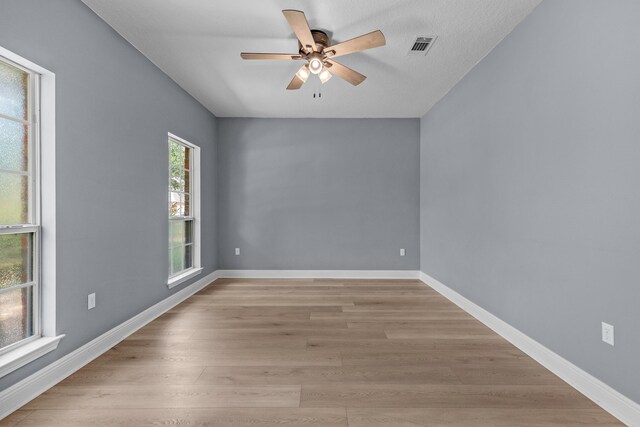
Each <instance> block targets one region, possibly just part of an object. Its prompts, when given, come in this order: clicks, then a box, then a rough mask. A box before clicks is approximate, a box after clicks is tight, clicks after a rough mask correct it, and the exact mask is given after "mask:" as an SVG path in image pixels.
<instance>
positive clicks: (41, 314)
mask: <svg viewBox="0 0 640 427" xmlns="http://www.w3.org/2000/svg"><path fill="white" fill-rule="evenodd" d="M0 57H2V59H3V60H7V62H8V63H10V64H12V65H17V66H18V67H19V68H22V69H24V70H25V71H28V72H29V73H30V76H31V77H30V90H31V94H30V96H31V99H30V100H29V103H30V112H29V113H30V114H29V122H31V135H30V148H31V149H32V151H31V156H33V157H32V159H30V165H29V167H30V168H32V169H31V177H32V179H31V181H30V184H29V185H30V191H31V192H32V193H31V200H30V202H29V203H30V208H31V214H32V217H31V218H30V221H31V223H33V225H32V226H27V227H22V229H21V230H20V231H21V232H33V233H34V241H33V248H34V252H35V253H34V258H33V261H34V270H33V278H32V279H33V281H34V282H36V285H35V286H34V297H33V299H34V306H33V322H34V327H33V328H34V334H33V336H31V337H29V338H27V339H24V340H21V341H19V342H17V343H15V344H12V345H10V346H7V347H6V348H4V349H2V351H1V352H0V378H1V377H3V376H5V375H7V374H9V373H11V372H13V371H15V370H16V369H18V368H20V367H22V366H24V365H26V364H27V363H29V362H32V361H33V360H35V359H37V358H39V357H41V356H43V355H45V354H47V353H49V352H51V351H53V350H55V349H56V348H57V347H58V343H59V342H60V340H61V339H62V338H63V337H64V335H57V332H56V288H55V286H56V237H55V236H56V232H55V225H56V216H55V215H56V206H55V203H56V199H55V197H56V196H55V74H54V73H52V72H51V71H49V70H47V69H45V68H43V67H40V66H39V65H37V64H34V63H33V62H31V61H29V60H27V59H25V58H23V57H21V56H20V55H17V54H15V53H13V52H11V51H9V50H7V49H4V48H3V47H0ZM13 232H15V230H13Z"/></svg>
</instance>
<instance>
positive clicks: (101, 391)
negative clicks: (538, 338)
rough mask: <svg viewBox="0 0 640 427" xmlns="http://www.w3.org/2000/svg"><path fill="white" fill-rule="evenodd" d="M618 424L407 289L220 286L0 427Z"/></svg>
mask: <svg viewBox="0 0 640 427" xmlns="http://www.w3.org/2000/svg"><path fill="white" fill-rule="evenodd" d="M103 425H107V426H143V425H185V426H252V427H265V426H348V427H380V426H394V427H409V426H411V427H416V426H445V425H462V426H494V425H504V426H525V425H544V426H567V425H580V426H584V425H599V426H605V425H606V426H609V425H620V424H619V423H618V422H617V421H616V420H615V419H614V418H613V417H611V416H610V415H609V414H607V413H606V412H605V411H603V410H602V409H600V408H599V407H598V406H597V405H595V404H594V403H592V402H591V401H590V400H588V399H587V398H585V397H584V396H582V395H581V394H580V393H578V392H577V391H575V390H574V389H573V388H571V387H570V386H568V385H567V384H565V383H564V382H562V381H561V380H560V379H558V378H557V377H556V376H554V375H553V374H551V373H550V372H549V371H547V370H546V369H544V368H543V367H542V366H540V365H538V364H537V363H536V362H535V361H533V360H532V359H531V358H529V357H528V356H526V355H525V354H524V353H522V352H521V351H520V350H518V349H517V348H515V347H513V346H512V345H511V344H509V343H508V342H506V341H505V340H504V339H502V338H501V337H499V336H498V335H496V334H495V333H493V332H492V331H491V330H489V329H488V328H486V327H485V326H484V325H482V324H481V323H480V322H478V321H476V320H475V319H474V318H472V317H471V316H469V315H468V314H466V313H465V312H463V311H462V310H460V309H459V308H458V307H456V306H455V305H453V304H452V303H450V302H449V301H448V300H446V299H445V298H444V297H442V296H441V295H439V294H438V293H436V292H435V291H433V290H432V289H430V288H429V287H427V286H425V285H424V284H422V283H421V282H418V281H414V280H240V279H234V280H231V279H229V280H217V281H216V282H214V283H212V284H211V285H210V286H208V287H207V288H205V289H203V290H202V291H200V292H199V293H197V294H196V295H194V296H193V297H191V298H190V299H189V300H187V301H185V302H184V303H182V304H180V305H179V306H177V307H175V308H174V309H173V310H171V311H169V312H167V313H166V314H164V315H163V316H161V317H160V318H158V319H157V320H155V321H154V322H152V323H150V324H149V325H147V326H146V327H144V328H143V329H141V330H140V331H138V332H136V333H135V334H133V335H132V336H130V337H129V338H127V339H126V340H125V341H123V342H122V343H120V344H119V345H118V346H116V347H115V348H113V349H112V350H110V351H109V352H107V353H105V354H104V355H103V356H101V357H100V358H98V359H96V360H95V361H93V362H92V363H90V364H89V365H88V366H86V367H85V368H83V369H81V370H80V371H78V372H76V373H75V374H73V375H72V376H70V377H69V378H67V379H65V380H64V381H63V382H61V383H60V384H58V385H57V386H55V387H54V388H52V389H51V390H49V391H47V392H46V393H44V394H43V395H41V396H40V397H38V398H36V399H35V400H33V401H32V402H30V403H29V404H27V405H25V406H24V407H23V408H21V409H20V410H19V411H17V412H15V413H14V414H12V415H11V416H9V417H7V418H6V419H4V420H2V421H0V426H103Z"/></svg>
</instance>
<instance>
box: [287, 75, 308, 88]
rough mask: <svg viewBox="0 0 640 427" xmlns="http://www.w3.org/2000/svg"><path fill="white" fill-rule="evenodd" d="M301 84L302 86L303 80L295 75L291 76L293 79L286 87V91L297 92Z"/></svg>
mask: <svg viewBox="0 0 640 427" xmlns="http://www.w3.org/2000/svg"><path fill="white" fill-rule="evenodd" d="M303 84H304V80H302V79H301V78H300V77H298V75H297V74H296V75H294V76H293V79H292V80H291V83H289V86H287V90H298V89H300V88H301V87H302V85H303Z"/></svg>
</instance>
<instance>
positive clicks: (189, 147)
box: [168, 134, 202, 287]
mask: <svg viewBox="0 0 640 427" xmlns="http://www.w3.org/2000/svg"><path fill="white" fill-rule="evenodd" d="M199 166H200V149H199V148H198V147H197V146H195V145H193V144H191V143H189V142H187V141H185V140H184V139H182V138H179V137H177V136H175V135H172V134H169V199H168V200H169V286H170V287H171V286H175V285H177V284H178V283H179V282H181V281H183V280H186V279H188V278H190V277H192V276H193V275H195V274H198V273H199V272H200V271H202V269H201V268H200V248H199V244H200V224H199V222H200V221H199V220H200V218H199V217H200V212H199V209H200V208H199V202H200V200H199V199H200V194H199V182H200V177H199Z"/></svg>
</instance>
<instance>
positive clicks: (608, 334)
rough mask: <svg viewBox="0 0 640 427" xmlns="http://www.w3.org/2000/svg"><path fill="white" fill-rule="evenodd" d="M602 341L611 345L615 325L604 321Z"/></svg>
mask: <svg viewBox="0 0 640 427" xmlns="http://www.w3.org/2000/svg"><path fill="white" fill-rule="evenodd" d="M602 341H604V342H606V343H607V344H609V345H614V344H613V325H610V324H608V323H604V322H602Z"/></svg>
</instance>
